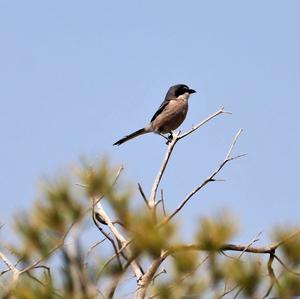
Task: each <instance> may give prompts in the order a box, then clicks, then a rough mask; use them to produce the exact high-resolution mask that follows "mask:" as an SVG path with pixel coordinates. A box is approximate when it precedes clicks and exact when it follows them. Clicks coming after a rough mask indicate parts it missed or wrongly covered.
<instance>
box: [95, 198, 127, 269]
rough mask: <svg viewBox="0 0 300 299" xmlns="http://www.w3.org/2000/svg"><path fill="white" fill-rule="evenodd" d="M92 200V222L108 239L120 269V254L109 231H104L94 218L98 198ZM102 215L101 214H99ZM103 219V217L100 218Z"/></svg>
mask: <svg viewBox="0 0 300 299" xmlns="http://www.w3.org/2000/svg"><path fill="white" fill-rule="evenodd" d="M92 200H93V206H92V218H93V222H94V224H95V225H96V227H97V228H98V229H99V231H100V232H101V233H102V234H103V235H104V236H105V237H106V238H107V239H108V240H109V242H110V243H111V245H112V247H113V249H114V251H115V254H116V257H117V260H118V264H119V267H120V269H122V263H121V260H120V255H119V253H118V247H117V245H116V243H115V241H114V239H113V238H112V237H111V236H110V235H109V233H107V232H105V230H104V229H103V228H102V227H101V226H100V225H99V224H98V222H97V219H96V213H95V205H96V203H97V201H98V200H96V199H94V198H93V199H92ZM98 204H99V201H98ZM100 216H101V215H100ZM101 217H102V216H101ZM102 219H103V218H102Z"/></svg>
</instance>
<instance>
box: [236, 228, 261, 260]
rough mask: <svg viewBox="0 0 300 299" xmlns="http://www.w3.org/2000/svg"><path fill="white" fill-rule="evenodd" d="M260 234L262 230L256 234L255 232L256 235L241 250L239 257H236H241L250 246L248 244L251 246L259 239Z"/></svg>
mask: <svg viewBox="0 0 300 299" xmlns="http://www.w3.org/2000/svg"><path fill="white" fill-rule="evenodd" d="M261 234H262V232H259V233H258V234H257V236H256V237H255V238H254V239H253V240H252V241H251V242H250V243H249V244H248V245H247V247H246V248H245V250H243V251H242V252H241V254H240V255H239V257H238V258H241V257H242V255H243V254H244V253H245V251H246V250H247V249H248V248H249V247H250V246H252V245H253V244H254V243H256V242H257V241H259V237H260V235H261Z"/></svg>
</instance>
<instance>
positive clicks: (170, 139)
mask: <svg viewBox="0 0 300 299" xmlns="http://www.w3.org/2000/svg"><path fill="white" fill-rule="evenodd" d="M172 139H173V132H171V133H170V135H169V136H168V137H167V140H168V141H167V142H166V145H168V144H169V143H170V142H171V141H172Z"/></svg>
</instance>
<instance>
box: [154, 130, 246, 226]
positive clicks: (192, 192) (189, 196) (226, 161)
mask: <svg viewBox="0 0 300 299" xmlns="http://www.w3.org/2000/svg"><path fill="white" fill-rule="evenodd" d="M241 132H242V129H240V130H239V131H238V132H237V134H236V135H235V137H234V139H233V142H232V144H231V145H230V148H229V150H228V152H227V154H226V157H225V159H224V161H223V162H222V163H221V164H220V165H219V166H218V168H217V169H216V170H215V171H213V172H212V174H211V175H210V176H209V177H207V178H206V179H205V180H204V181H203V182H202V183H201V184H200V185H199V186H197V187H196V188H195V189H194V190H192V191H191V192H190V193H189V194H188V195H187V196H186V197H185V198H184V200H183V201H182V202H181V203H180V204H179V206H178V207H177V208H176V210H175V211H174V212H173V213H172V214H170V215H169V216H168V217H167V218H166V219H165V220H164V221H163V222H162V223H161V224H160V225H159V226H161V225H162V224H165V223H167V222H169V221H170V220H171V219H172V218H173V217H174V216H175V215H176V214H177V213H178V212H179V211H180V210H181V209H182V208H183V207H184V206H185V204H186V203H187V202H188V201H189V200H190V198H191V197H193V196H194V195H195V194H196V193H197V192H198V191H199V190H201V189H202V188H203V187H204V186H206V185H207V184H208V183H210V182H213V181H214V180H215V176H216V175H217V174H218V173H219V172H220V171H221V170H222V168H223V167H224V166H225V165H226V163H228V162H230V161H232V160H234V159H237V158H239V157H242V156H243V155H239V156H236V157H230V155H231V152H232V150H233V147H234V145H235V144H236V142H237V139H238V137H239V136H240V134H241Z"/></svg>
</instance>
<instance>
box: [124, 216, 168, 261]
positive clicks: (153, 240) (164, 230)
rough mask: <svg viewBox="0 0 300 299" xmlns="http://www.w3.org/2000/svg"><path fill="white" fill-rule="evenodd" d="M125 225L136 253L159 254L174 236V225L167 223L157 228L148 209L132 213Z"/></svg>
mask: <svg viewBox="0 0 300 299" xmlns="http://www.w3.org/2000/svg"><path fill="white" fill-rule="evenodd" d="M126 227H127V229H128V231H129V232H130V236H131V239H132V240H133V247H134V251H135V253H136V254H140V253H147V254H150V255H151V256H159V255H160V254H161V251H162V250H163V249H166V248H168V247H169V246H170V244H171V241H172V237H173V236H174V226H173V225H171V224H167V225H164V226H163V227H161V228H160V229H158V227H157V222H156V220H155V217H154V216H153V214H152V213H151V212H149V211H144V212H142V211H140V212H139V213H136V214H132V215H131V217H130V218H129V220H128V222H127V223H126Z"/></svg>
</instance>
